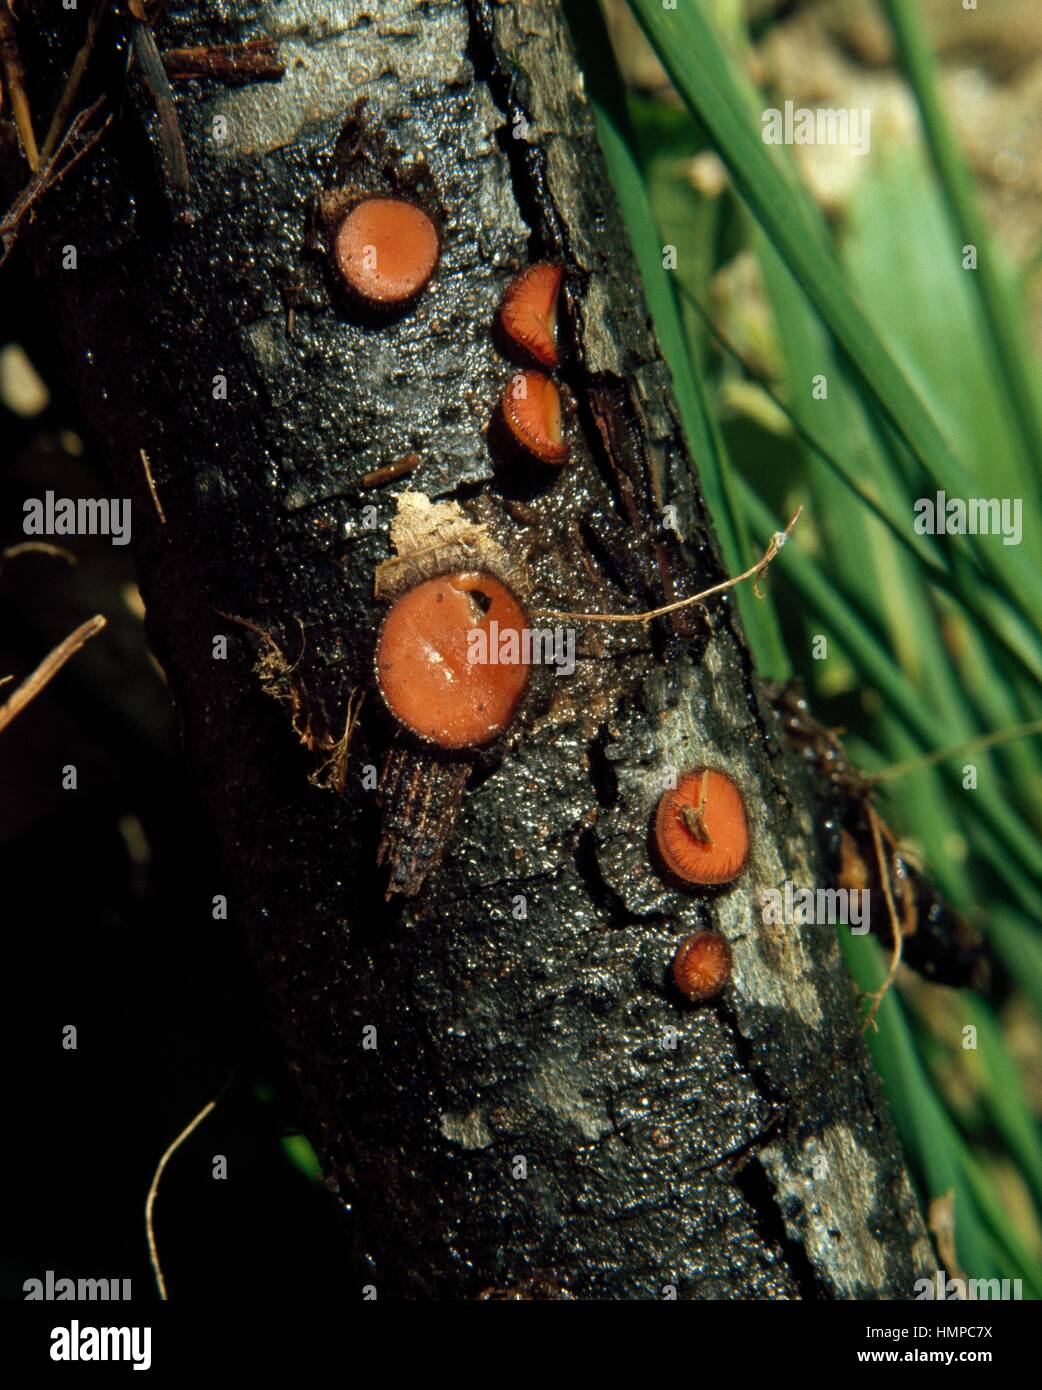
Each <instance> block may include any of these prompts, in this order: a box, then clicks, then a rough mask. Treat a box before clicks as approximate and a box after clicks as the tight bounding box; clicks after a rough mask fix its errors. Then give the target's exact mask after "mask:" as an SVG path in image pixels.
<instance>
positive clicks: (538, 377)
mask: <svg viewBox="0 0 1042 1390" xmlns="http://www.w3.org/2000/svg"><path fill="white" fill-rule="evenodd" d="M503 418H504V420H505V421H506V424H507V428H508V429H509V430H510V433H511V434H512V435H513V437H514V439H515V440H516V441H517V443H518V444H520V445H521V446H522V447H523V448H525V449H527V450H528V452H529V453H531V454H534V455H535V457H536V458H537V459H540V460H541V461H542V462H543V463H555V464H560V463H564V462H565V460H566V459H567V457H568V446H567V445H566V444H565V443H564V440H563V437H562V433H561V396H560V393H559V392H558V390H557V387H556V386H555V385H554V383H553V382H552V381H551V380H550V378H549V377H548V376H544V375H543V373H542V372H533V371H529V372H518V373H517V375H516V376H514V377H513V379H512V380H511V381H510V382H509V383H508V385H507V388H506V391H505V392H504V393H503Z"/></svg>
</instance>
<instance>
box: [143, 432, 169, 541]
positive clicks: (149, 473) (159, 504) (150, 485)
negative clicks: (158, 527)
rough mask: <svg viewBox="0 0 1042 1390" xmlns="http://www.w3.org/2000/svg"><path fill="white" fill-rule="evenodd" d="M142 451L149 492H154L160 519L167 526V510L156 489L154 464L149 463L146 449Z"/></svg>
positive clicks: (154, 500)
mask: <svg viewBox="0 0 1042 1390" xmlns="http://www.w3.org/2000/svg"><path fill="white" fill-rule="evenodd" d="M140 453H141V462H142V463H143V464H144V466H145V477H146V478H147V480H148V490H149V492H150V493H151V494H152V501H153V502H154V503H155V506H156V511H157V513H158V514H159V520H160V521H161V522H162V523H163V525H164V526H165V525H166V512H164V511H163V504H162V502H160V500H159V493H158V492H157V491H156V480H155V478H153V477H152V465H151V464H150V463H149V461H148V455H147V454H146V453H145V451H144V449H142V450H140Z"/></svg>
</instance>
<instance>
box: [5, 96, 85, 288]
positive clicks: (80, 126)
mask: <svg viewBox="0 0 1042 1390" xmlns="http://www.w3.org/2000/svg"><path fill="white" fill-rule="evenodd" d="M104 100H105V98H104V97H99V98H98V99H97V101H96V102H94V104H93V105H92V106H88V107H87V108H86V109H85V110H83V111H81V112H80V113H79V115H78V116H77V117H76V119H75V120H74V121H73V123H72V125H70V126H69V129H68V130H67V131H66V132H65V134H64V135H63V136H62V138H61V140H60V141H59V142H58V148H57V149H56V150H55V151H54V153H53V154H52V155H51V157H50V159H48V160H46V161H45V162H44V163H43V164H41V165H40V167H39V169H38V170H37V171H36V173H35V174H34V175H33V176H32V178H31V179H30V180H29V182H28V183H27V184H26V185H25V187H24V188H23V189H22V191H21V192H20V193H19V194H18V196H17V197H16V198H15V200H14V202H13V203H12V204H11V206H10V207H9V208H8V209H7V211H6V212H5V213H4V215H3V217H0V242H2V243H3V250H2V252H0V266H2V265H3V263H4V262H5V261H6V260H7V258H8V256H9V255H10V254H11V250H12V248H13V246H14V243H15V241H16V239H17V237H18V232H19V229H20V227H21V224H22V220H23V219H24V218H25V217H26V216H28V214H29V213H30V212H32V210H33V208H34V207H35V206H36V204H37V203H38V202H39V201H40V199H41V198H42V197H43V195H44V194H45V193H48V192H49V191H50V190H51V189H52V188H54V187H55V186H56V185H57V184H59V183H60V182H61V181H62V179H63V178H64V177H65V175H66V174H67V173H68V172H69V170H70V169H71V168H72V167H73V166H74V165H76V164H78V163H79V161H80V160H81V159H82V158H83V156H84V155H85V154H86V153H87V152H88V150H91V149H93V147H94V146H95V145H96V144H97V143H98V141H99V140H100V139H101V137H102V136H103V135H104V133H105V131H106V129H107V128H108V124H109V121H111V119H112V117H111V116H106V117H105V119H104V121H103V122H102V123H101V125H100V126H99V127H98V128H97V130H92V131H91V132H90V133H89V134H88V135H87V136H86V138H85V139H84V141H83V144H82V145H81V146H80V147H79V149H76V148H75V145H76V142H77V140H79V138H80V135H81V134H82V133H83V130H84V127H85V126H86V125H87V124H88V123H89V122H90V120H91V118H92V117H93V116H94V115H95V114H96V113H97V111H98V110H99V109H100V107H101V105H102V103H103V102H104ZM67 149H72V151H73V153H72V155H71V156H70V158H69V159H67V160H66V161H65V163H64V164H61V158H62V155H63V154H64V153H65V151H66V150H67Z"/></svg>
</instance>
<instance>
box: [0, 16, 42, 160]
mask: <svg viewBox="0 0 1042 1390" xmlns="http://www.w3.org/2000/svg"><path fill="white" fill-rule="evenodd" d="M0 69H2V70H3V74H4V81H5V82H6V83H7V91H8V94H9V95H10V98H11V113H12V115H13V116H14V123H15V127H16V129H17V131H18V138H19V140H21V142H22V151H23V153H24V155H25V159H26V163H27V164H28V165H29V168H30V169H31V170H32V172H33V173H34V174H35V173H36V171H37V169H39V167H40V152H39V150H38V149H37V148H36V136H35V135H34V134H33V118H32V112H31V111H30V110H29V98H28V96H27V95H26V91H25V69H24V68H23V67H22V58H21V54H20V53H19V52H18V37H17V35H16V33H15V27H14V15H13V14H12V13H11V11H10V9H9V7H8V6H7V5H6V4H0Z"/></svg>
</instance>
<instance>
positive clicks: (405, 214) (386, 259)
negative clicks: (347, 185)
mask: <svg viewBox="0 0 1042 1390" xmlns="http://www.w3.org/2000/svg"><path fill="white" fill-rule="evenodd" d="M440 251H441V248H440V245H439V242H438V233H437V230H436V229H435V226H434V223H433V222H432V221H431V219H430V218H429V217H428V216H427V214H426V213H425V212H424V211H423V210H422V209H421V208H418V207H416V206H415V204H413V203H409V202H406V201H405V200H404V199H403V198H367V199H366V200H365V201H364V202H362V203H359V204H358V205H357V206H356V207H354V208H352V210H351V211H350V212H349V213H348V214H347V216H346V217H345V218H344V220H343V222H341V224H340V227H339V229H338V230H337V234H336V239H335V241H334V243H333V255H334V259H335V260H336V264H337V268H338V270H339V271H340V274H341V276H342V277H343V279H344V283H345V284H346V285H347V287H348V289H349V290H350V291H351V292H352V293H353V294H354V295H356V296H357V297H358V298H359V299H361V300H364V301H365V302H366V303H367V304H370V305H372V306H373V307H375V308H387V309H392V308H395V307H397V306H399V305H403V304H407V303H409V301H410V300H412V299H415V297H416V296H417V295H418V294H419V292H420V291H421V290H422V289H423V287H424V285H426V283H427V281H428V280H429V279H430V278H431V276H432V275H433V274H434V268H435V266H436V265H437V264H438V256H439V254H440Z"/></svg>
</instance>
